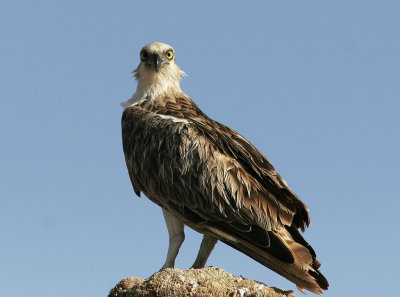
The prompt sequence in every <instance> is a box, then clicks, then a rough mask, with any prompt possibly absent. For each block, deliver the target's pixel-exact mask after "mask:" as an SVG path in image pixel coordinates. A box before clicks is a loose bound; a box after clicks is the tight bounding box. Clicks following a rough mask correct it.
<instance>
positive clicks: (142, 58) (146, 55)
mask: <svg viewBox="0 0 400 297" xmlns="http://www.w3.org/2000/svg"><path fill="white" fill-rule="evenodd" d="M148 56H149V54H148V53H147V52H146V51H143V52H141V53H140V59H141V60H146V59H147V57H148Z"/></svg>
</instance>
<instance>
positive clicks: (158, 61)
mask: <svg viewBox="0 0 400 297" xmlns="http://www.w3.org/2000/svg"><path fill="white" fill-rule="evenodd" d="M164 63H165V61H164V60H163V59H162V58H161V57H160V55H159V54H152V55H151V57H150V65H151V66H154V69H155V70H156V72H158V70H159V69H160V67H161V66H162V65H163V64H164Z"/></svg>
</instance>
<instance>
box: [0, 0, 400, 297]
mask: <svg viewBox="0 0 400 297" xmlns="http://www.w3.org/2000/svg"><path fill="white" fill-rule="evenodd" d="M249 2H250V1H248V2H244V1H229V2H228V1H225V2H222V1H202V2H201V3H200V2H199V1H197V2H194V1H174V2H167V1H151V2H150V1H149V2H147V1H137V2H136V1H117V2H111V1H3V2H2V4H1V9H0V37H1V40H2V41H1V47H0V57H1V58H0V65H1V67H0V82H1V109H0V139H1V146H0V163H1V170H0V246H1V247H0V251H1V253H0V284H1V288H2V295H4V296H15V297H19V296H25V295H26V293H27V292H29V295H30V296H32V297H45V296H53V295H54V292H55V291H56V292H57V295H58V296H59V297H64V296H65V297H67V296H68V297H69V296H78V297H86V296H105V295H106V294H107V293H108V290H109V289H110V288H112V287H113V286H114V285H115V284H116V283H117V282H118V281H119V280H120V279H121V278H123V277H127V276H139V277H143V278H145V277H148V276H150V275H151V274H152V273H153V272H155V271H156V270H158V269H159V268H160V267H161V265H162V264H163V261H164V259H165V255H166V249H167V244H168V236H167V231H166V227H165V224H164V221H163V217H162V214H161V210H160V209H159V207H158V206H156V205H153V204H152V203H151V202H150V201H148V200H147V199H146V198H141V199H138V198H136V196H135V195H134V193H133V190H132V188H131V185H130V181H129V178H128V174H127V170H126V166H125V163H124V158H123V152H122V146H121V135H120V134H121V133H120V117H121V113H122V109H121V107H120V106H119V103H120V102H122V101H125V100H126V99H128V98H129V97H130V96H131V95H132V94H133V93H134V91H135V88H136V83H135V81H134V79H133V77H132V74H131V71H132V70H133V69H135V67H136V66H137V64H138V62H139V51H140V49H141V47H142V46H143V45H145V44H148V43H151V42H153V41H162V42H166V43H169V44H171V45H172V46H174V48H175V50H176V57H177V62H178V64H179V65H180V66H181V68H182V69H183V70H184V71H186V72H187V73H188V75H189V76H188V77H185V78H184V79H183V80H182V89H183V90H184V92H186V93H187V94H188V95H189V96H190V97H191V98H192V99H193V100H195V102H196V103H197V104H198V105H199V106H200V108H201V109H202V110H203V111H204V112H205V113H207V114H208V115H209V116H210V117H212V118H213V119H215V120H218V121H220V122H222V123H224V124H226V125H228V126H231V127H232V128H234V129H236V130H237V131H239V132H240V133H241V134H242V135H244V136H245V137H246V138H248V139H249V140H250V141H252V142H253V144H255V145H256V147H257V148H258V149H259V150H260V151H262V152H263V153H264V154H265V155H266V156H267V157H268V158H269V160H270V161H271V162H272V164H274V166H275V167H276V169H277V170H278V171H279V172H280V173H281V175H282V176H283V177H284V178H285V179H286V180H287V182H288V184H289V185H290V186H291V188H292V189H293V190H294V191H295V192H296V193H297V194H298V196H300V197H301V198H302V200H303V201H304V202H305V203H306V204H307V205H308V206H309V208H310V215H311V220H312V225H311V227H310V228H309V229H308V230H307V231H306V233H305V238H306V239H307V240H308V241H309V242H310V243H311V244H312V246H313V247H314V248H315V249H316V251H317V254H318V258H319V260H320V262H321V263H322V271H323V273H324V274H325V275H326V277H327V278H328V280H329V281H330V284H331V287H330V290H329V291H328V292H326V293H325V296H378V295H379V296H386V295H389V294H390V295H392V294H393V292H396V291H397V289H398V288H397V283H398V276H399V264H400V261H399V259H398V257H397V253H398V251H399V248H398V246H399V244H400V241H399V238H398V235H399V232H398V228H397V226H398V224H399V223H400V218H399V208H400V202H399V195H398V187H397V186H398V183H399V181H398V179H399V167H400V157H399V150H400V137H399V128H400V71H399V69H400V58H399V53H400V34H399V28H400V19H399V15H400V4H399V2H398V1H385V2H379V1H369V0H366V1H307V2H305V1H301V2H300V1H279V2H278V1H263V2H261V1H258V2H255V1H254V2H251V3H249ZM200 240H201V237H200V235H198V234H197V233H195V232H194V231H191V230H189V229H186V241H185V242H184V244H183V246H182V249H181V252H180V254H179V255H178V259H177V263H176V266H177V267H178V268H182V269H183V268H187V267H190V266H191V264H192V262H193V261H194V258H195V255H196V253H197V250H198V246H199V244H200ZM208 264H209V265H212V266H218V267H221V268H224V269H225V270H227V271H229V272H231V273H233V274H236V275H239V274H240V275H242V276H244V277H249V278H252V279H256V280H258V281H262V282H264V283H266V284H269V285H272V286H277V287H282V288H285V289H293V290H295V286H294V285H293V284H291V283H290V282H288V281H286V280H285V279H283V278H282V277H280V276H278V275H276V274H274V273H273V272H271V271H270V270H268V269H267V268H265V267H263V266H261V265H259V264H258V263H256V262H254V261H253V260H251V259H250V258H248V257H246V256H244V255H242V254H240V253H238V252H236V251H235V250H233V249H231V248H230V247H228V246H225V245H224V244H222V243H218V244H217V246H216V249H215V250H214V252H213V254H212V255H211V257H210V259H209V262H208ZM296 294H297V295H298V296H301V293H300V292H297V293H296Z"/></svg>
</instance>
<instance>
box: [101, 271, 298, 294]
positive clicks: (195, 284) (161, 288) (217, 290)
mask: <svg viewBox="0 0 400 297" xmlns="http://www.w3.org/2000/svg"><path fill="white" fill-rule="evenodd" d="M288 296H289V297H294V295H293V291H283V290H280V289H277V288H271V287H268V286H266V285H264V284H263V283H260V282H256V281H253V280H249V279H246V278H243V277H240V276H233V275H232V274H230V273H229V272H226V271H225V270H223V269H220V268H216V267H206V268H202V269H188V270H179V269H172V268H168V269H165V270H163V271H160V272H157V273H155V274H154V275H152V276H151V277H149V278H147V279H145V280H143V279H140V278H137V277H127V278H124V279H123V280H121V281H120V282H119V283H118V284H117V285H116V286H115V287H114V288H113V289H112V290H111V291H110V294H109V295H108V297H288Z"/></svg>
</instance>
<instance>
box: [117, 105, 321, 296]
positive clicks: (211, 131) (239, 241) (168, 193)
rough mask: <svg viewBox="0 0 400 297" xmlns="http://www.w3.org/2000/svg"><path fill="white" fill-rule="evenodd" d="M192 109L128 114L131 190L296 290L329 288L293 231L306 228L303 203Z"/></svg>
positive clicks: (240, 142) (264, 164) (253, 153)
mask: <svg viewBox="0 0 400 297" xmlns="http://www.w3.org/2000/svg"><path fill="white" fill-rule="evenodd" d="M185 104H186V103H185ZM193 104H194V103H193ZM189 107H190V108H178V107H176V110H177V112H174V109H173V108H171V106H169V107H168V108H166V109H165V110H162V109H159V110H154V111H149V110H145V109H143V108H140V107H135V106H132V107H129V108H127V109H125V111H124V114H123V117H122V136H123V148H124V153H125V158H126V163H127V166H128V171H129V175H130V178H131V181H132V184H133V187H134V189H135V191H136V192H140V191H141V192H144V194H145V195H146V196H147V197H148V198H150V199H151V200H152V201H153V202H155V203H157V204H159V205H160V206H161V207H163V208H166V209H168V210H169V211H170V212H172V213H173V214H175V215H176V216H179V217H181V218H182V219H183V220H184V221H185V223H186V224H188V225H189V226H190V227H192V228H194V229H195V230H198V231H200V232H202V233H209V234H211V235H213V236H215V237H217V238H218V239H219V240H222V241H223V242H225V243H227V244H228V245H231V246H232V247H234V248H236V249H238V250H240V251H242V252H243V253H245V254H247V255H249V256H250V257H252V258H253V259H255V260H256V261H258V262H260V263H262V264H263V265H266V266H268V267H270V268H271V269H273V270H274V271H276V272H277V273H280V274H281V275H283V276H284V277H286V278H288V279H289V280H291V281H293V282H295V283H296V284H297V285H298V286H300V287H301V288H307V289H309V290H311V291H314V292H320V290H321V289H320V287H321V288H325V287H327V282H326V280H325V278H324V277H323V276H322V274H320V273H319V271H318V266H319V263H318V261H316V259H315V253H314V251H313V250H312V248H311V247H310V246H309V245H308V244H307V242H306V241H305V240H304V239H303V238H302V237H301V235H300V233H299V232H298V231H297V228H302V229H303V228H304V227H305V226H307V225H308V224H309V217H308V214H307V208H306V207H305V205H304V204H303V203H302V202H301V201H300V200H299V199H298V198H297V197H296V196H295V195H294V194H293V193H292V191H291V190H290V189H289V188H288V187H287V185H286V183H285V182H284V181H283V179H282V178H281V177H280V176H279V175H278V173H277V172H276V171H275V169H274V168H273V167H272V165H271V164H270V163H269V162H268V160H267V159H266V158H265V157H264V156H263V155H262V154H261V153H260V152H259V151H258V150H257V149H256V148H255V147H254V146H253V145H252V144H251V143H250V142H249V141H247V140H246V139H245V138H243V137H242V136H240V135H239V134H238V133H237V132H235V131H234V130H232V129H230V128H228V127H226V126H224V125H222V124H219V123H217V122H215V121H212V120H211V119H209V118H208V117H207V116H205V115H204V114H202V113H201V111H199V110H197V109H196V108H195V106H194V107H193V106H192V105H190V104H189ZM312 274H314V275H312ZM317 283H318V284H317Z"/></svg>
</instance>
